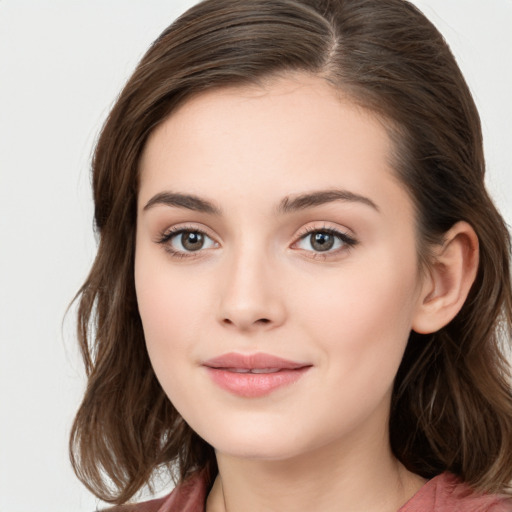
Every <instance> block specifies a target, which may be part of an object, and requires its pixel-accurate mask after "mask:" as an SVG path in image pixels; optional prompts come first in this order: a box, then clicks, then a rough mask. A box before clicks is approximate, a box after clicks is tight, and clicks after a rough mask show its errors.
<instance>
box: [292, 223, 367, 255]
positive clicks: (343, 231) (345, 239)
mask: <svg viewBox="0 0 512 512" xmlns="http://www.w3.org/2000/svg"><path fill="white" fill-rule="evenodd" d="M313 233H328V234H331V235H333V236H335V237H337V238H338V240H340V241H341V242H342V247H339V248H338V249H335V250H326V251H314V250H308V249H302V248H299V247H296V246H297V244H298V243H299V242H301V241H302V240H304V239H305V238H307V237H308V236H309V235H311V234H313ZM294 239H295V241H294V242H293V244H292V245H291V248H292V249H296V250H300V251H303V252H304V253H310V254H309V257H312V258H322V259H326V258H329V257H336V256H339V255H340V254H341V253H344V252H347V251H349V250H350V249H352V248H353V247H355V246H356V245H357V244H358V243H359V241H358V240H357V239H356V238H355V236H354V234H352V232H351V230H349V229H347V228H341V227H334V226H332V225H331V224H328V223H326V222H323V223H322V224H321V225H319V224H318V223H316V224H310V225H306V226H304V227H302V228H301V229H300V230H299V231H298V232H297V233H296V235H295V237H294ZM294 246H295V247H294Z"/></svg>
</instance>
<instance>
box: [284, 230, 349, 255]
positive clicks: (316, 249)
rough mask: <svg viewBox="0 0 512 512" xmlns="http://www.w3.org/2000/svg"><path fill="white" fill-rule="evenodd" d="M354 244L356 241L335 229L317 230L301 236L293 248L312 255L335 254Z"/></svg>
mask: <svg viewBox="0 0 512 512" xmlns="http://www.w3.org/2000/svg"><path fill="white" fill-rule="evenodd" d="M356 244H357V241H356V240H355V239H354V238H352V237H351V236H350V235H348V234H347V233H342V232H341V231H337V230H335V229H318V230H313V231H309V232H308V233H307V234H305V235H303V236H301V238H300V239H299V240H298V242H296V243H295V244H294V247H295V248H297V249H302V250H303V251H308V252H312V253H322V252H324V253H327V252H329V253H336V252H338V251H339V250H343V249H347V248H349V247H353V246H354V245H356Z"/></svg>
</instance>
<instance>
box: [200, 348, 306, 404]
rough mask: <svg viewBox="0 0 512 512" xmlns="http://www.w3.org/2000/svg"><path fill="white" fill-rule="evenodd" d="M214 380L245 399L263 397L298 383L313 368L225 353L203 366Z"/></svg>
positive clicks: (265, 357)
mask: <svg viewBox="0 0 512 512" xmlns="http://www.w3.org/2000/svg"><path fill="white" fill-rule="evenodd" d="M203 366H205V367H206V369H207V371H208V373H209V375H210V377H211V378H212V380H213V381H214V382H215V383H216V384H217V385H218V386H220V387H221V388H222V389H225V390H226V391H230V392H231V393H234V394H235V395H239V396H242V397H260V396H264V395H267V394H269V393H271V392H272V391H274V390H276V389H278V388H280V387H282V386H286V385H288V384H291V383H293V382H296V381H297V380H299V379H300V377H302V375H304V373H305V372H306V371H307V370H308V369H309V368H311V365H310V364H304V363H297V362H294V361H289V360H287V359H282V358H280V357H275V356H272V355H270V354H252V355H243V354H235V353H230V354H224V355H222V356H220V357H215V358H213V359H209V360H208V361H206V362H204V363H203Z"/></svg>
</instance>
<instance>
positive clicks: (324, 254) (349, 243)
mask: <svg viewBox="0 0 512 512" xmlns="http://www.w3.org/2000/svg"><path fill="white" fill-rule="evenodd" d="M184 233H198V234H199V235H202V236H204V237H207V238H209V239H210V240H212V241H213V242H214V243H215V244H217V245H218V243H217V242H216V241H215V240H214V239H213V237H211V236H210V235H209V234H208V233H206V231H205V230H202V229H199V228H198V227H196V226H177V227H171V228H169V229H167V230H166V231H165V232H163V233H161V234H160V236H159V238H158V240H157V243H158V244H161V245H163V246H164V248H165V250H166V251H167V252H168V253H169V254H170V255H171V256H172V257H173V258H178V259H183V258H195V257H199V256H200V255H201V253H202V252H203V251H204V250H205V249H199V250H197V251H188V252H187V251H180V250H176V249H174V248H173V247H172V245H171V244H170V241H171V240H172V239H173V238H174V237H177V236H178V235H181V234H184ZM317 233H323V234H327V235H332V236H333V237H334V238H336V239H337V240H338V241H339V242H341V243H342V247H340V248H337V249H336V250H334V251H331V250H326V251H314V250H307V249H297V250H301V251H303V252H306V253H309V254H308V257H310V258H313V259H322V260H325V259H327V258H329V257H332V256H335V255H338V253H340V252H344V251H347V250H349V249H351V248H352V247H354V246H356V245H357V244H358V241H357V240H356V239H355V238H354V237H352V236H351V235H348V234H347V233H345V232H343V231H339V230H337V229H334V228H329V227H322V228H318V227H307V228H306V229H304V231H303V232H302V233H300V234H299V235H298V238H297V240H296V241H295V242H294V243H293V244H292V246H291V247H292V248H293V246H296V245H297V244H299V243H300V242H302V241H303V240H305V239H307V237H308V236H311V235H313V234H317Z"/></svg>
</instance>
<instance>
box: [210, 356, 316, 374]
mask: <svg viewBox="0 0 512 512" xmlns="http://www.w3.org/2000/svg"><path fill="white" fill-rule="evenodd" d="M203 365H204V366H208V367H209V368H239V369H245V370H253V369H265V368H280V369H286V370H296V369H298V368H304V367H305V366H311V365H310V364H307V363H300V362H296V361H290V360H288V359H283V358H281V357H277V356H273V355H271V354H264V353H257V354H248V355H247V354H236V353H234V352H233V353H229V354H223V355H221V356H218V357H214V358H212V359H208V360H207V361H205V362H204V363H203Z"/></svg>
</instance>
